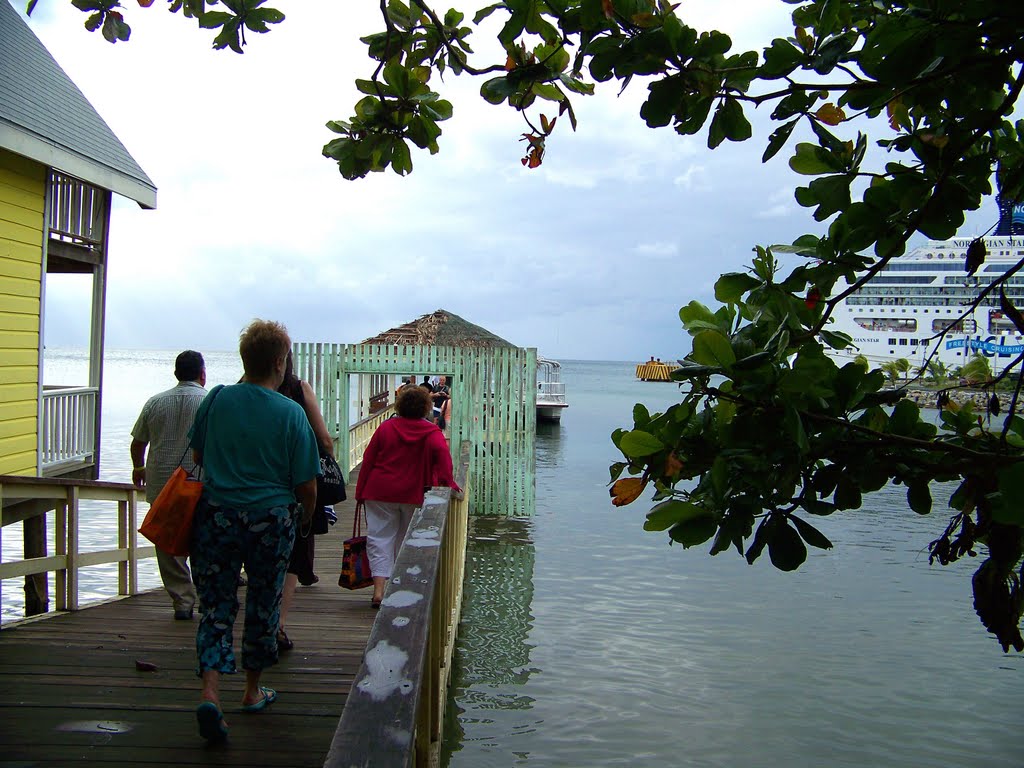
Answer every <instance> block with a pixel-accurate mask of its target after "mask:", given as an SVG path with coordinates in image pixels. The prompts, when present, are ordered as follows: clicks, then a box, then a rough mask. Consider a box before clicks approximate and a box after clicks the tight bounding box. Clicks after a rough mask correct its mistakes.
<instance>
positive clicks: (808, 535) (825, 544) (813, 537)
mask: <svg viewBox="0 0 1024 768" xmlns="http://www.w3.org/2000/svg"><path fill="white" fill-rule="evenodd" d="M789 519H790V521H791V522H792V523H793V525H795V526H796V530H797V533H799V534H800V537H801V538H802V539H803V540H804V541H806V542H807V543H808V544H810V545H811V546H812V547H817V548H818V549H832V542H831V541H829V540H828V538H827V537H826V536H825V534H823V533H822V532H821V531H819V530H818V529H817V528H815V527H814V526H813V525H811V524H810V523H808V522H806V521H804V520H801V519H800V518H799V517H796V516H795V515H790V516H789Z"/></svg>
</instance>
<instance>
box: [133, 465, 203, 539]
mask: <svg viewBox="0 0 1024 768" xmlns="http://www.w3.org/2000/svg"><path fill="white" fill-rule="evenodd" d="M202 493H203V484H202V482H200V481H199V479H198V478H194V477H192V476H191V475H190V474H189V473H188V472H186V471H185V470H184V469H182V468H181V467H178V468H177V469H176V470H174V472H173V473H172V474H171V479H170V480H168V481H167V485H165V486H164V487H163V490H161V491H160V494H159V495H158V496H157V497H156V499H154V500H153V503H152V504H150V505H149V512H148V513H146V519H145V520H143V521H142V527H141V528H139V533H141V534H142V535H143V536H145V537H146V538H147V539H149V540H150V541H152V542H153V543H154V544H156V546H157V548H159V549H162V550H163V551H164V552H167V553H168V554H171V555H178V556H180V557H184V556H186V555H188V550H189V539H190V538H191V536H192V518H193V516H194V515H195V513H196V505H197V504H198V503H199V497H200V496H201V495H202Z"/></svg>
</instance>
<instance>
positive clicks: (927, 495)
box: [907, 481, 932, 515]
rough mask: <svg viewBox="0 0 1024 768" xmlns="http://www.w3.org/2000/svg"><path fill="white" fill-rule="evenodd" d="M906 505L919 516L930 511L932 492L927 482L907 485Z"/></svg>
mask: <svg viewBox="0 0 1024 768" xmlns="http://www.w3.org/2000/svg"><path fill="white" fill-rule="evenodd" d="M907 504H909V505H910V508H911V509H912V510H914V511H915V512H917V514H919V515H927V514H928V513H929V512H931V511H932V492H931V489H930V488H929V487H928V483H927V482H920V481H917V482H911V483H908V484H907Z"/></svg>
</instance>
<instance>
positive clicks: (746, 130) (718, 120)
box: [708, 99, 753, 149]
mask: <svg viewBox="0 0 1024 768" xmlns="http://www.w3.org/2000/svg"><path fill="white" fill-rule="evenodd" d="M751 135H753V132H752V129H751V127H750V123H749V122H748V120H747V118H746V116H745V115H744V114H743V105H742V104H740V102H739V100H737V99H726V100H725V101H724V102H723V103H722V104H719V106H718V109H716V110H715V116H714V117H713V118H711V129H710V130H709V131H708V148H709V149H714V148H715V147H717V146H718V145H719V144H721V143H722V142H723V141H724V140H725V139H728V140H729V141H746V140H747V139H749V138H750V137H751Z"/></svg>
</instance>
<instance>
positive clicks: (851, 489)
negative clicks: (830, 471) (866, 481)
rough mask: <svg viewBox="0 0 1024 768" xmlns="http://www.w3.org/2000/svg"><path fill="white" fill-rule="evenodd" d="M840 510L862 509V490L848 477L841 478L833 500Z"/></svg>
mask: <svg viewBox="0 0 1024 768" xmlns="http://www.w3.org/2000/svg"><path fill="white" fill-rule="evenodd" d="M832 500H833V501H834V502H835V504H836V506H837V507H838V508H839V509H860V505H861V493H860V488H858V487H857V485H856V484H855V483H854V482H853V481H851V480H850V479H849V478H848V477H847V476H846V475H843V476H841V477H840V478H839V482H838V484H837V485H836V493H835V496H834V497H833V499H832Z"/></svg>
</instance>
